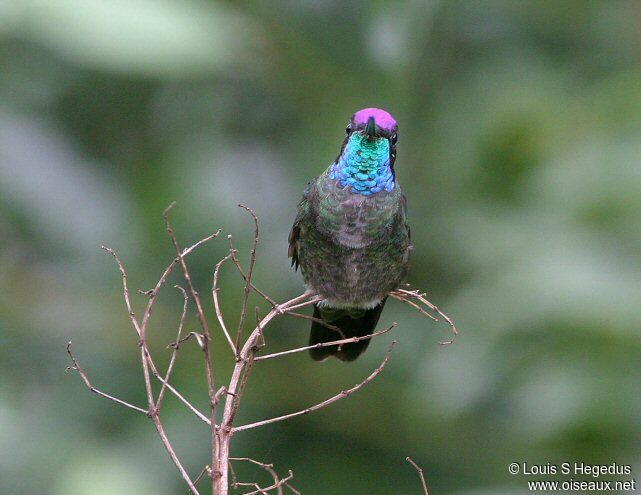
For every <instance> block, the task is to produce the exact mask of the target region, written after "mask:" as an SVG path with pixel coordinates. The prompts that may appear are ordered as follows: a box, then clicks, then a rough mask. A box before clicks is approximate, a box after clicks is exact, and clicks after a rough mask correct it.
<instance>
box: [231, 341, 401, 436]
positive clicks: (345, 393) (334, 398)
mask: <svg viewBox="0 0 641 495" xmlns="http://www.w3.org/2000/svg"><path fill="white" fill-rule="evenodd" d="M395 344H396V341H395V340H394V341H392V343H391V344H390V346H389V349H388V350H387V353H386V354H385V358H384V359H383V362H382V363H381V364H380V365H379V366H378V368H376V369H375V370H374V371H373V372H372V373H371V374H370V375H369V376H368V377H367V378H365V380H363V381H362V382H360V383H358V384H357V385H354V386H353V387H352V388H350V389H347V390H343V391H341V392H339V393H338V394H336V395H334V396H332V397H330V398H329V399H327V400H324V401H323V402H321V403H319V404H316V405H314V406H311V407H308V408H306V409H303V410H301V411H297V412H294V413H290V414H285V415H283V416H278V417H276V418H271V419H264V420H262V421H257V422H255V423H250V424H246V425H242V426H236V427H234V428H233V431H234V433H235V432H238V431H242V430H249V429H250V428H257V427H259V426H264V425H268V424H271V423H276V422H278V421H284V420H286V419H290V418H295V417H296V416H302V415H304V414H309V413H310V412H313V411H317V410H319V409H321V408H323V407H326V406H329V405H330V404H333V403H334V402H336V401H338V400H340V399H343V398H345V397H348V396H350V395H352V394H353V393H354V392H356V391H357V390H359V389H361V388H362V387H364V386H365V385H367V384H368V383H369V382H371V381H372V380H373V379H374V378H376V376H377V375H378V374H379V373H380V372H381V371H383V368H385V365H386V364H387V361H388V360H389V357H390V354H391V352H392V349H393V348H394V345H395Z"/></svg>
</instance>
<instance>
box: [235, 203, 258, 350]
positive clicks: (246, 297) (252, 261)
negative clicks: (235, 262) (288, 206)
mask: <svg viewBox="0 0 641 495" xmlns="http://www.w3.org/2000/svg"><path fill="white" fill-rule="evenodd" d="M238 206H239V207H240V208H243V209H244V210H245V211H247V212H248V213H249V214H250V215H251V216H252V218H253V219H254V242H253V244H252V248H251V256H250V259H249V268H248V269H247V277H245V290H244V292H243V304H242V306H241V309H240V319H239V320H238V331H237V332H236V342H235V348H236V357H238V348H239V347H240V335H241V332H242V330H243V323H245V316H246V315H247V303H248V302H249V292H250V290H251V283H252V273H253V271H254V265H255V264H256V248H257V247H258V241H259V240H260V234H259V230H258V217H257V216H256V213H254V210H252V209H251V208H250V207H248V206H245V205H243V204H239V205H238Z"/></svg>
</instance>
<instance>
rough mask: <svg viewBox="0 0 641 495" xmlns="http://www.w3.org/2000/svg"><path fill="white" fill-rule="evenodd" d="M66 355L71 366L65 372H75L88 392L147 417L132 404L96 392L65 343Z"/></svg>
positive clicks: (69, 346) (144, 411)
mask: <svg viewBox="0 0 641 495" xmlns="http://www.w3.org/2000/svg"><path fill="white" fill-rule="evenodd" d="M67 354H69V357H70V358H71V361H72V362H73V366H67V371H70V370H74V371H77V372H78V374H79V375H80V378H81V379H82V381H83V382H84V384H85V385H86V386H87V388H88V389H89V390H91V391H92V392H93V393H94V394H96V395H99V396H100V397H104V398H105V399H109V400H111V401H113V402H115V403H116V404H120V405H121V406H125V407H128V408H129V409H133V410H134V411H138V412H140V413H143V414H144V415H147V411H146V410H144V409H143V408H141V407H138V406H134V405H133V404H130V403H129V402H125V401H124V400H121V399H119V398H117V397H114V396H113V395H109V394H106V393H104V392H102V391H100V390H98V389H97V388H96V387H94V386H93V385H92V384H91V382H90V381H89V378H87V375H86V374H85V371H84V370H83V369H82V368H81V367H80V364H78V361H77V360H76V358H75V356H74V355H73V352H71V342H67Z"/></svg>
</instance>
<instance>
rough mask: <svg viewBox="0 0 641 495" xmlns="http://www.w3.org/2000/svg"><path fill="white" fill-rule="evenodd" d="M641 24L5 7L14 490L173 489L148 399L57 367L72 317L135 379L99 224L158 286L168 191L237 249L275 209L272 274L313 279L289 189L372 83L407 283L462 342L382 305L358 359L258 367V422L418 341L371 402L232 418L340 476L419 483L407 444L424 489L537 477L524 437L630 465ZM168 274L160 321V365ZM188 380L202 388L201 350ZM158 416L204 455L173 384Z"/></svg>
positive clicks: (144, 280) (624, 8)
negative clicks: (409, 240) (95, 391)
mask: <svg viewBox="0 0 641 495" xmlns="http://www.w3.org/2000/svg"><path fill="white" fill-rule="evenodd" d="M640 20H641V4H640V3H639V2H634V1H629V2H626V1H613V2H597V1H579V0H576V1H573V0H564V1H559V2H547V1H506V0H505V1H504V0H496V1H484V2H476V1H448V2H445V1H441V2H438V1H433V2H422V1H416V0H406V1H399V2H382V1H374V2H364V1H356V2H338V1H335V0H321V1H315V2H293V1H275V2H257V1H248V2H239V3H235V2H211V1H205V0H181V1H179V0H162V1H152V0H138V1H131V0H130V1H127V0H112V1H103V0H57V1H55V2H44V1H41V0H21V1H20V2H15V1H14V2H12V1H0V67H1V68H2V69H1V74H0V239H1V240H0V371H1V373H0V452H1V453H2V454H1V455H0V492H1V493H3V494H5V493H6V494H27V493H29V494H33V493H51V494H53V495H58V494H63V493H64V494H66V495H86V494H96V495H99V494H109V495H116V494H130V493H145V494H146V493H149V494H152V493H153V494H155V495H162V494H170V493H180V492H181V490H183V488H182V486H181V484H180V482H179V478H178V475H177V473H176V472H174V470H173V467H172V466H171V465H170V461H169V459H168V457H167V456H166V454H165V452H164V451H163V449H162V446H161V444H160V442H159V440H158V439H157V438H156V436H155V433H154V432H153V429H152V427H151V425H150V424H149V423H148V422H147V421H146V420H145V418H142V417H137V416H136V415H135V414H134V413H131V412H130V411H127V410H121V409H119V408H118V407H116V406H115V405H113V404H110V403H108V402H106V401H103V400H101V399H98V398H97V397H94V396H91V395H90V394H89V393H88V392H87V391H86V390H85V389H84V388H83V387H82V385H81V383H80V381H79V379H78V378H77V377H76V376H65V374H64V369H65V366H67V364H68V363H67V356H66V355H65V352H64V347H65V344H66V341H67V340H69V339H71V340H73V341H74V345H75V349H76V352H77V355H78V358H79V359H80V361H81V363H83V364H84V366H85V368H86V370H87V372H88V373H89V375H90V376H91V378H92V379H93V380H94V382H95V385H96V386H99V387H101V388H103V389H104V390H106V391H108V392H110V393H114V394H116V395H119V396H121V397H123V398H125V399H126V400H130V401H134V402H136V403H141V404H142V403H144V392H143V386H142V378H141V375H140V369H139V363H138V356H137V351H136V341H135V338H134V335H133V331H132V330H131V329H130V328H129V324H128V321H127V315H126V311H125V308H124V307H123V305H122V301H121V289H120V286H119V284H120V281H119V279H118V275H117V271H116V267H115V266H114V264H113V260H112V259H111V258H110V257H109V256H108V255H105V254H104V253H103V252H101V251H100V250H99V249H98V246H99V244H103V243H104V244H107V245H109V246H111V247H113V248H115V249H116V250H117V251H118V252H119V253H120V255H121V257H122V259H123V261H124V263H125V264H126V266H127V267H128V269H129V275H130V283H131V284H132V287H133V288H141V289H147V288H149V287H151V286H152V284H153V283H154V281H155V278H157V277H158V276H159V274H160V272H161V270H162V268H163V266H164V265H165V264H166V263H167V262H168V261H169V260H170V259H171V257H172V249H171V245H170V243H169V241H168V239H167V238H166V236H165V233H164V230H163V225H162V222H161V219H160V214H161V212H162V210H163V209H164V207H165V206H167V204H169V203H170V202H171V201H172V200H177V202H178V207H177V209H176V210H175V212H174V213H173V223H174V226H175V229H176V231H177V234H178V236H179V239H181V240H182V243H183V244H185V245H186V244H187V243H189V242H192V241H195V240H197V239H198V238H200V237H203V236H205V235H206V234H207V233H209V232H212V231H213V230H215V229H217V228H219V227H221V228H223V229H224V230H225V232H231V233H233V234H234V235H235V239H236V243H237V245H238V247H239V248H241V249H246V248H247V246H248V242H249V240H250V239H251V235H252V227H251V222H250V221H249V219H248V218H247V216H246V214H244V213H243V212H242V211H240V210H238V208H237V207H236V204H237V203H239V202H245V203H247V204H249V205H251V206H253V207H254V208H255V209H256V211H257V212H258V214H259V215H260V217H261V219H262V229H263V230H262V232H263V236H262V242H261V246H260V250H261V251H260V253H261V254H260V256H259V264H258V267H257V271H256V281H257V283H258V284H259V285H260V286H261V287H262V288H264V289H265V290H266V291H267V292H268V293H270V294H271V295H272V297H274V298H277V299H284V298H286V297H288V296H293V295H295V294H297V293H298V292H299V291H300V290H301V281H300V277H299V275H298V274H295V273H293V271H292V270H290V268H289V264H288V260H287V258H286V238H287V233H288V229H289V227H290V225H291V222H292V220H293V217H294V215H295V206H296V203H297V201H298V200H299V197H300V194H301V191H302V189H303V187H304V185H305V184H306V182H307V181H308V180H309V179H310V178H311V177H313V176H314V175H315V174H318V173H320V172H321V171H322V170H323V169H324V168H325V167H326V166H327V165H328V164H329V163H330V162H331V160H332V159H333V158H334V157H335V155H336V154H337V152H338V148H339V145H340V142H341V140H342V138H343V128H344V125H345V123H346V122H347V119H348V118H349V116H350V115H351V114H352V113H353V112H354V111H355V110H357V109H358V108H360V107H364V106H380V107H383V108H386V109H388V110H389V111H390V112H392V114H393V115H394V116H395V117H396V118H397V120H398V121H399V123H400V136H401V137H400V142H399V158H398V162H397V174H398V178H399V180H400V182H401V184H402V186H403V188H404V190H405V192H406V194H407V196H408V200H409V205H410V218H411V223H412V227H413V230H412V232H413V237H414V243H415V250H414V258H413V267H412V272H411V277H410V281H411V282H412V284H413V285H415V286H417V287H421V288H425V289H426V290H427V291H428V293H429V297H430V298H431V299H432V300H433V301H434V302H435V303H437V304H439V306H441V307H442V308H444V309H445V310H446V311H447V312H448V313H449V314H450V315H451V316H452V317H453V318H454V319H455V321H456V322H457V324H458V325H459V327H460V328H461V330H462V336H461V337H460V339H459V340H458V341H457V342H456V343H455V344H454V345H452V346H449V347H442V346H439V345H438V344H437V342H438V341H439V340H442V339H444V338H445V337H446V336H447V328H446V327H445V326H443V325H440V326H438V325H433V324H429V323H427V322H426V321H424V319H422V318H421V317H419V316H417V315H415V314H412V313H411V312H408V310H407V308H405V307H400V306H399V305H398V304H389V305H388V306H389V308H387V309H386V311H385V314H384V316H383V321H382V323H383V324H386V323H389V322H390V321H393V320H397V321H399V322H400V326H399V328H398V329H397V330H395V332H394V333H395V335H394V336H386V337H385V338H381V340H379V341H377V342H375V343H373V345H372V346H371V348H370V350H369V351H368V352H367V354H366V355H365V356H364V357H363V358H362V359H361V360H359V361H357V362H356V363H353V364H350V365H345V364H343V363H339V362H335V361H331V362H326V363H323V364H318V363H313V362H312V361H311V360H310V359H309V358H308V357H307V356H306V355H302V354H301V355H296V356H292V357H290V358H287V359H283V360H280V361H275V362H265V363H263V364H261V365H260V370H257V371H256V372H255V375H253V378H252V380H251V382H250V384H249V389H248V391H247V394H246V399H245V402H244V406H243V408H242V409H241V413H240V417H239V418H238V420H239V422H241V423H242V422H245V421H252V420H258V419H262V418H265V417H269V416H272V415H277V414H282V413H285V412H288V411H291V410H295V409H298V408H301V407H305V406H307V405H310V404H313V403H315V402H318V401H319V400H322V399H324V398H326V397H328V396H329V395H331V394H333V393H335V391H336V390H337V389H338V388H345V387H346V386H349V385H352V384H354V383H356V382H358V381H360V380H361V379H362V378H363V377H364V376H366V374H367V373H368V372H369V370H371V369H372V367H374V366H375V365H376V363H377V362H378V361H379V360H380V359H381V356H382V354H383V352H384V349H385V347H386V345H387V342H388V341H389V340H390V339H392V338H396V339H398V340H399V344H398V346H397V349H396V350H395V352H394V355H393V356H392V359H391V362H390V365H389V367H388V368H387V369H386V370H385V371H384V373H383V374H382V375H381V376H380V377H379V378H378V379H377V380H376V381H375V382H373V383H372V384H370V385H369V386H368V387H366V388H365V389H364V390H362V391H360V392H359V393H358V394H357V395H356V396H354V397H353V398H351V399H349V400H347V401H343V402H342V403H338V404H335V405H334V406H332V407H331V408H328V409H325V410H323V411H320V412H318V413H316V414H314V415H310V416H304V417H301V418H297V419H295V420H292V421H289V422H285V423H279V424H275V425H272V426H269V427H266V428H264V429H261V430H257V431H251V432H243V433H239V434H238V436H237V437H236V438H235V444H234V452H233V453H234V454H236V455H249V456H252V457H254V458H258V459H263V460H266V461H269V462H274V463H276V465H277V467H278V468H279V469H280V470H281V471H283V472H284V471H285V470H286V469H289V468H291V469H293V470H294V473H295V475H296V478H295V481H296V483H295V486H297V487H298V488H299V489H300V490H301V491H302V492H303V493H331V494H336V495H340V494H353V493H368V494H374V493H376V494H383V493H419V489H420V488H419V484H418V478H417V477H416V473H415V472H414V471H413V470H412V469H411V467H410V466H409V465H407V464H406V463H405V461H404V458H405V456H406V455H412V456H413V457H414V458H415V459H416V460H417V462H419V463H420V464H421V465H422V466H423V467H424V469H425V472H426V476H427V479H428V483H429V485H430V487H431V489H432V492H433V493H468V494H470V493H475V494H480V493H483V494H490V493H492V494H494V493H496V494H499V493H501V494H506V493H525V492H526V486H525V481H524V478H522V477H512V476H510V475H509V474H508V472H507V469H506V467H507V464H508V463H509V462H511V461H528V462H530V463H545V462H547V461H558V460H584V461H586V462H593V463H595V462H596V463H610V462H614V461H617V462H619V463H629V464H632V465H633V466H634V469H636V471H633V472H634V473H635V474H636V475H637V476H638V474H639V467H641V466H640V464H641V463H640V460H641V450H640V445H641V442H640V440H641V421H639V420H640V419H641V393H640V392H639V383H641V367H640V363H641V359H640V358H641V339H640V338H639V321H641V304H640V301H641V284H640V281H641V263H640V261H641V257H640V256H639V253H640V252H641V65H640V62H641V36H640V35H639V33H640V32H641V29H640V28H641V25H640ZM225 251H226V244H225V241H224V239H221V240H217V241H214V243H212V244H211V245H210V246H208V247H206V248H203V249H202V251H201V252H200V253H197V254H195V255H194V256H193V258H192V259H191V260H190V264H191V267H192V269H193V273H194V275H195V276H196V279H197V280H196V282H197V284H198V286H199V287H200V288H201V292H202V293H203V294H207V293H208V290H209V288H210V284H211V273H212V268H213V264H214V263H215V262H216V261H217V260H218V259H219V258H220V257H221V256H223V255H224V253H225ZM244 256H245V258H244V259H247V255H246V254H245V255H244ZM178 280H179V279H178V278H174V279H172V280H171V281H170V282H171V283H170V284H169V286H168V288H167V289H165V292H163V293H162V295H161V297H160V299H159V304H158V305H157V308H156V311H155V313H154V316H153V318H152V324H153V325H152V340H153V341H154V345H155V347H154V351H155V352H156V354H157V355H158V356H164V357H165V359H166V358H167V357H168V355H167V352H168V351H166V350H165V349H164V345H165V344H166V343H167V342H169V341H170V339H171V338H172V337H171V336H172V334H173V332H174V331H175V325H176V324H177V320H178V316H179V312H180V304H181V298H180V295H179V294H178V293H177V292H176V293H174V292H173V289H171V288H169V287H170V286H171V285H172V284H173V283H177V282H178ZM221 284H222V287H223V293H222V297H223V304H224V307H225V310H226V314H227V315H228V318H229V319H230V321H233V319H234V318H235V317H236V316H237V314H238V310H239V302H240V298H241V294H242V290H241V285H240V283H239V280H238V277H237V276H236V274H235V273H233V271H232V270H231V269H227V270H226V271H225V272H224V274H223V275H222V280H221ZM143 299H144V298H142V296H140V297H137V298H136V304H137V305H138V307H140V305H141V304H143V302H144V301H143ZM210 309H211V308H210ZM209 313H210V315H209V316H210V317H212V316H213V314H212V313H213V312H212V311H209ZM196 325H197V323H196V321H195V320H194V319H193V318H192V319H191V320H190V321H189V326H190V328H189V329H196V328H197V326H196ZM307 327H308V325H307V324H305V323H304V322H302V321H299V320H295V319H292V320H285V319H283V320H281V321H280V322H278V323H277V324H275V325H274V326H273V327H272V328H270V330H269V340H270V342H271V345H272V346H273V348H274V349H277V348H285V347H286V346H297V345H302V344H304V342H306V339H307V332H308V328H307ZM218 343H219V344H220V345H218V346H217V349H216V359H217V363H218V364H219V365H220V364H221V363H223V362H225V359H226V358H228V355H227V354H226V353H225V349H224V346H223V345H222V342H221V340H220V337H219V338H218ZM163 362H165V361H163ZM225 373H228V371H225V370H224V369H223V367H222V366H219V376H220V379H221V381H222V380H223V379H224V377H225ZM176 383H177V385H178V386H179V387H181V388H182V389H183V391H184V393H185V394H186V395H187V396H188V397H190V398H193V400H194V401H195V402H196V403H198V404H199V405H200V406H201V407H202V408H203V409H204V408H205V401H204V400H203V398H204V394H203V391H204V375H203V373H202V366H201V360H200V355H199V352H197V351H196V350H195V349H193V348H192V349H190V347H189V346H185V347H184V349H183V351H181V356H180V360H179V363H178V366H177V374H176ZM163 412H164V416H165V421H166V424H167V429H168V431H169V434H170V435H171V437H172V438H173V439H174V441H175V444H176V448H177V450H178V452H179V453H180V454H181V456H182V457H183V458H184V460H185V463H186V464H187V465H188V466H189V468H190V470H191V472H197V471H198V470H199V469H200V467H201V466H202V465H204V463H205V462H206V456H207V440H206V438H207V432H206V430H205V429H204V428H203V427H202V426H201V424H199V423H198V422H197V421H196V420H193V419H191V418H188V417H187V416H186V415H185V414H184V413H183V411H182V409H181V407H180V406H179V405H178V404H176V403H175V402H172V401H171V400H167V402H166V406H165V409H164V411H163ZM245 473H246V476H247V477H250V476H252V475H251V474H250V473H248V472H245Z"/></svg>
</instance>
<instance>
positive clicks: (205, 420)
mask: <svg viewBox="0 0 641 495" xmlns="http://www.w3.org/2000/svg"><path fill="white" fill-rule="evenodd" d="M152 363H153V362H152V361H150V363H149V364H150V365H152ZM152 372H153V374H154V376H155V377H156V378H158V381H160V383H163V384H166V385H167V390H169V391H170V392H171V393H173V394H174V395H175V396H176V398H177V399H178V400H179V401H180V402H182V403H183V404H185V406H187V408H188V409H189V410H190V411H191V412H193V413H194V414H195V415H196V416H198V419H200V420H201V421H202V422H203V423H206V424H208V425H210V426H211V421H210V420H209V418H208V417H207V416H205V415H204V414H203V413H201V412H200V411H199V410H198V409H196V407H194V405H192V403H191V402H189V401H188V400H187V399H186V398H185V397H184V396H183V395H182V394H181V393H180V392H178V390H176V388H175V387H174V386H173V385H171V384H170V383H169V382H165V379H164V378H163V377H162V376H160V373H158V370H157V369H156V368H155V367H153V366H152Z"/></svg>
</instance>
